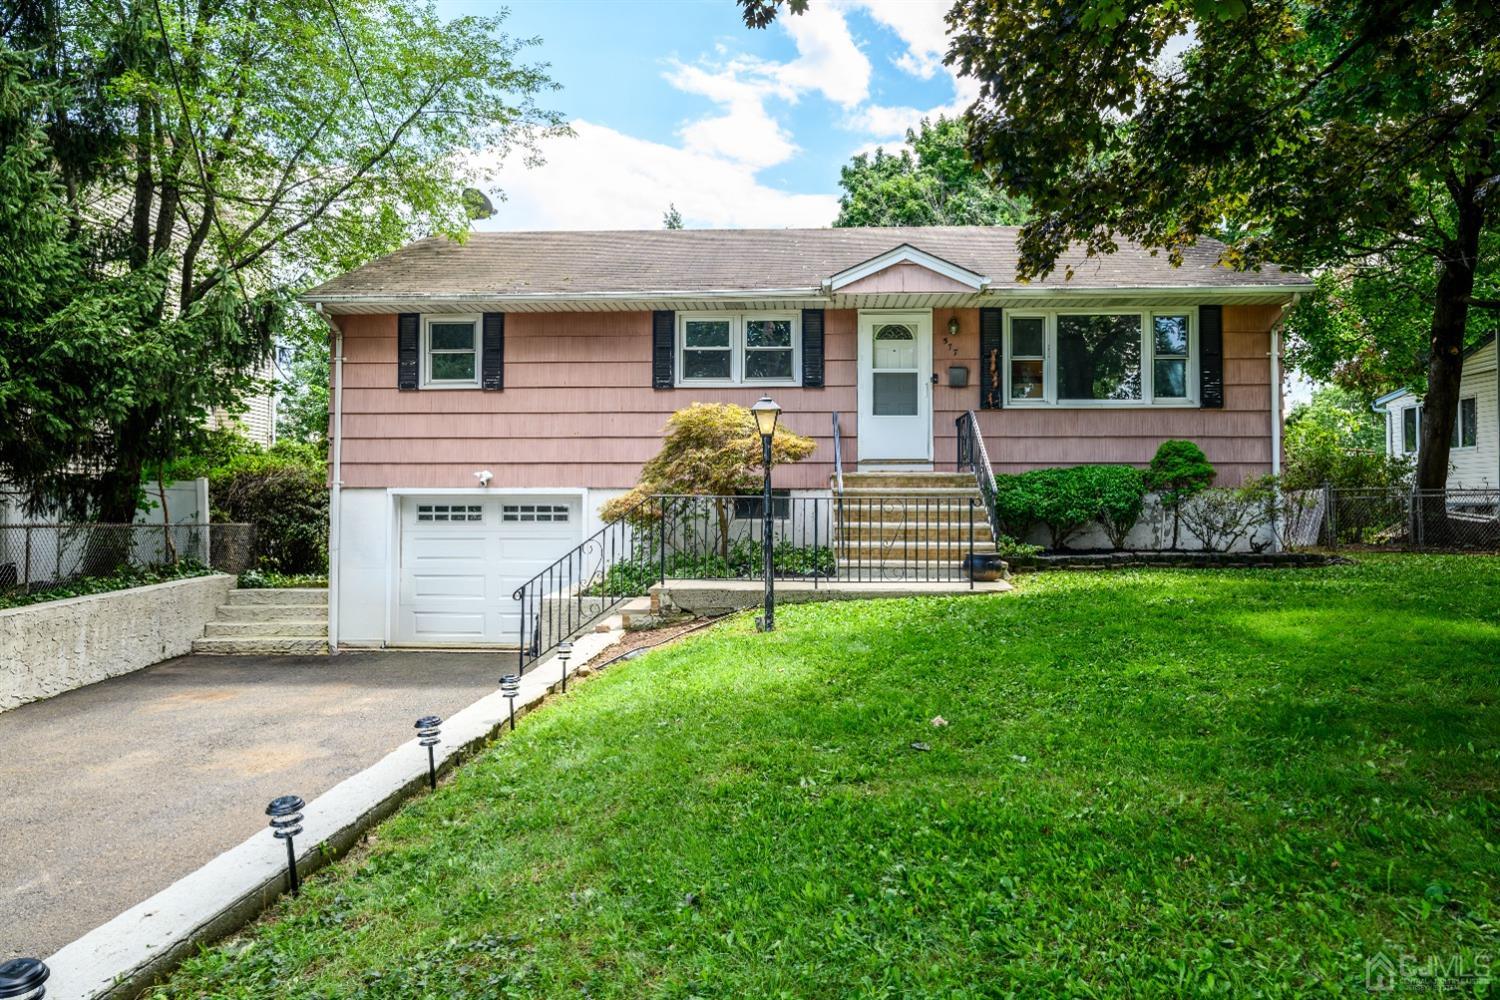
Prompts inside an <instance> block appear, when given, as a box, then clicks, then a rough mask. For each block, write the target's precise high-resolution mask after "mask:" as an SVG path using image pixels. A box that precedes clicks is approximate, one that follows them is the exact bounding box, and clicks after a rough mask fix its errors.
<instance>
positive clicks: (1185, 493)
mask: <svg viewBox="0 0 1500 1000" xmlns="http://www.w3.org/2000/svg"><path fill="white" fill-rule="evenodd" d="M1216 475H1218V473H1217V472H1216V471H1215V469H1214V467H1213V465H1212V464H1210V463H1209V461H1208V456H1206V455H1204V454H1203V449H1201V448H1199V447H1198V446H1197V445H1196V444H1193V442H1191V441H1163V442H1162V443H1161V446H1160V447H1159V448H1157V449H1156V454H1155V456H1153V457H1152V459H1151V465H1150V466H1149V467H1148V468H1147V469H1146V487H1147V489H1150V490H1151V491H1152V492H1154V493H1155V494H1156V495H1157V496H1158V497H1160V498H1161V503H1162V507H1163V508H1165V509H1166V510H1169V511H1171V512H1172V548H1174V549H1175V548H1177V535H1178V529H1179V527H1180V526H1181V523H1182V507H1183V505H1184V504H1185V503H1187V501H1188V500H1190V499H1191V498H1192V497H1195V496H1197V495H1198V494H1199V493H1202V492H1203V491H1204V490H1206V489H1208V488H1209V487H1210V486H1212V485H1213V481H1214V476H1216Z"/></svg>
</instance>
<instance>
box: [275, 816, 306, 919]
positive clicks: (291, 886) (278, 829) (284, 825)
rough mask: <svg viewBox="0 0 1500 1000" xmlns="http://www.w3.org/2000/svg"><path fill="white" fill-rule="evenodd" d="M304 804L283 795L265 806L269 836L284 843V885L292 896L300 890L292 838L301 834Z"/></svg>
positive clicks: (295, 850)
mask: <svg viewBox="0 0 1500 1000" xmlns="http://www.w3.org/2000/svg"><path fill="white" fill-rule="evenodd" d="M305 806H306V803H304V802H303V801H302V799H301V798H300V797H298V796H296V795H283V796H281V797H280V798H279V799H272V800H271V804H270V805H268V806H266V815H267V816H269V817H271V836H273V837H275V838H276V839H277V840H284V841H286V884H287V889H288V891H290V892H291V894H292V895H293V896H295V895H297V891H298V890H299V889H301V887H302V883H301V882H300V881H298V879H297V849H296V848H294V847H293V846H292V838H293V837H295V836H296V835H297V834H299V833H301V832H302V810H303V808H304V807H305Z"/></svg>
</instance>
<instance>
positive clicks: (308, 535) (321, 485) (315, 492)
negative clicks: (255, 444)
mask: <svg viewBox="0 0 1500 1000" xmlns="http://www.w3.org/2000/svg"><path fill="white" fill-rule="evenodd" d="M208 494H209V499H210V502H211V503H212V505H213V520H215V521H219V522H226V521H227V522H240V523H248V524H253V525H254V526H255V560H256V568H258V569H261V570H264V571H269V572H274V573H294V574H298V573H314V574H316V573H326V572H327V571H328V481H327V473H326V472H325V470H324V464H323V458H322V455H321V454H320V453H319V451H318V449H317V448H316V447H315V446H312V445H307V444H298V443H285V444H276V445H274V446H272V447H271V448H268V449H266V450H265V451H255V452H249V453H244V454H239V455H235V456H234V457H232V458H230V459H229V461H227V462H226V463H224V464H223V465H220V466H217V467H216V468H213V469H211V470H209V472H208Z"/></svg>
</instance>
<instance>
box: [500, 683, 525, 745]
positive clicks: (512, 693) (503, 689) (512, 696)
mask: <svg viewBox="0 0 1500 1000" xmlns="http://www.w3.org/2000/svg"><path fill="white" fill-rule="evenodd" d="M500 693H501V694H503V695H505V698H506V700H507V701H509V702H510V731H511V732H515V731H516V695H518V694H520V693H521V678H520V677H518V676H516V675H515V674H506V675H505V676H504V677H502V678H500Z"/></svg>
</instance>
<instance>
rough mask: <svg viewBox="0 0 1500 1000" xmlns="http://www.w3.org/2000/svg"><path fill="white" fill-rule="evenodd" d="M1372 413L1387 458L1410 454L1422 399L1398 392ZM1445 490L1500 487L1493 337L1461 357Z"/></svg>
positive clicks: (1499, 392)
mask: <svg viewBox="0 0 1500 1000" xmlns="http://www.w3.org/2000/svg"><path fill="white" fill-rule="evenodd" d="M1375 409H1376V410H1377V411H1380V412H1383V413H1384V414H1385V450H1386V454H1389V455H1415V454H1416V453H1417V442H1418V440H1419V439H1420V437H1421V432H1422V400H1421V398H1420V397H1419V396H1417V395H1416V394H1415V393H1413V392H1412V391H1411V390H1409V389H1398V390H1396V391H1395V392H1389V393H1386V394H1385V395H1384V396H1381V397H1380V398H1379V399H1377V400H1375ZM1448 488H1449V489H1500V370H1497V367H1496V365H1495V337H1494V335H1493V334H1491V335H1490V337H1489V339H1487V340H1483V341H1481V342H1479V343H1478V344H1476V345H1475V346H1474V347H1471V348H1470V349H1469V351H1468V353H1466V354H1465V355H1464V374H1463V381H1462V382H1461V383H1460V387H1459V391H1458V419H1457V420H1456V421H1455V422H1454V425H1453V451H1452V452H1451V454H1450V458H1449V467H1448Z"/></svg>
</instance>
